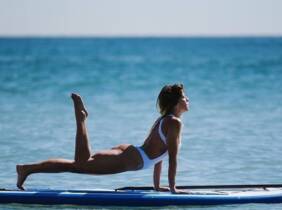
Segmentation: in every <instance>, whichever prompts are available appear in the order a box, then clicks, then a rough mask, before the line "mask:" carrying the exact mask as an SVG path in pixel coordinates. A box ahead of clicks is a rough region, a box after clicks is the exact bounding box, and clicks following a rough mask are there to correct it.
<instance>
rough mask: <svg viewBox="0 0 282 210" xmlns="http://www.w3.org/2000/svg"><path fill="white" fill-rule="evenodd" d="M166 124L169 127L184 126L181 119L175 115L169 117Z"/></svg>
mask: <svg viewBox="0 0 282 210" xmlns="http://www.w3.org/2000/svg"><path fill="white" fill-rule="evenodd" d="M166 123H167V125H168V127H174V128H181V126H182V122H181V119H180V118H178V117H175V116H173V115H170V116H168V117H167V119H166Z"/></svg>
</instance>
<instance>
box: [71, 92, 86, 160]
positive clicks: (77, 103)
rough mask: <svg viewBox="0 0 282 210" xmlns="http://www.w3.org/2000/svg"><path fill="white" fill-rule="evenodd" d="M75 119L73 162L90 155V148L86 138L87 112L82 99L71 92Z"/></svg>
mask: <svg viewBox="0 0 282 210" xmlns="http://www.w3.org/2000/svg"><path fill="white" fill-rule="evenodd" d="M71 98H72V99H73V104H74V111H75V119H76V128H77V129H76V137H75V138H76V139H75V155H74V160H75V162H78V163H80V162H85V161H87V160H88V159H89V158H90V156H91V148H90V144H89V140H88V134H87V128H86V122H85V120H86V117H87V116H88V112H87V111H86V109H85V107H84V104H83V102H82V99H81V97H80V96H79V95H77V94H74V93H72V94H71Z"/></svg>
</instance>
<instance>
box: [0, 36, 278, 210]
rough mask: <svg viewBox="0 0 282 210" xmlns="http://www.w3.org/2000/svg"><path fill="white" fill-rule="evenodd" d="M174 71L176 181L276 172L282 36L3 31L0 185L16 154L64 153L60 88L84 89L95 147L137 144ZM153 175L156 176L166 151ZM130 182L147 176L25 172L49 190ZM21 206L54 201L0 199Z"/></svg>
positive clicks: (246, 179)
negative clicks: (179, 100)
mask: <svg viewBox="0 0 282 210" xmlns="http://www.w3.org/2000/svg"><path fill="white" fill-rule="evenodd" d="M175 82H181V83H183V84H184V85H185V87H186V91H187V95H188V96H189V97H190V105H191V110H190V112H188V113H185V114H184V116H183V122H184V124H185V126H184V130H183V138H182V140H183V142H182V145H183V146H182V148H181V152H180V157H179V164H178V165H179V166H178V174H177V184H178V185H197V184H201V185H203V184H259V183H281V182H282V159H281V151H282V139H281V136H282V110H281V107H282V93H281V92H282V38H199V39H198V38H153V39H151V38H122V39H117V38H95V39H94V38H93V39H91V38H89V39H86V38H85V39H57V38H53V39H44V38H29V39H24V38H22V39H18V38H13V39H12V38H11V39H4V38H2V39H0V94H1V99H0V113H1V115H0V135H1V137H0V144H1V146H0V161H1V164H0V171H1V172H0V180H1V186H0V187H2V188H4V187H5V188H15V182H16V172H15V165H16V164H18V163H30V162H34V161H39V160H45V159H48V158H55V157H62V158H69V159H72V158H73V154H74V136H75V122H74V113H73V107H72V102H71V100H70V98H69V94H70V93H71V92H79V93H80V94H81V95H82V96H83V98H84V101H85V103H86V105H87V108H88V110H89V114H90V116H89V119H88V130H89V136H90V140H91V146H92V149H93V151H97V150H100V149H105V148H109V147H112V146H114V145H116V144H120V143H131V144H135V145H140V144H141V143H142V141H143V140H144V138H145V137H146V135H147V134H148V130H149V128H150V126H151V125H152V123H153V122H154V120H155V119H156V118H157V117H158V116H159V115H158V112H157V110H156V107H155V102H156V97H157V95H158V93H159V91H160V89H161V87H162V86H163V85H165V84H167V83H175ZM162 183H163V184H164V185H166V184H167V161H165V163H164V169H163V175H162ZM130 185H131V186H132V185H134V186H142V185H152V170H151V169H148V170H143V171H138V172H128V173H123V174H118V175H108V176H90V175H81V174H79V175H78V174H70V173H61V174H35V175H32V176H30V177H29V178H28V180H27V182H26V187H27V188H52V189H85V188H87V189H92V188H117V187H123V186H130ZM32 207H33V208H36V209H38V208H40V209H50V208H51V209H57V208H60V209H61V208H62V207H61V206H53V207H50V206H48V207H42V206H28V205H27V206H22V205H0V208H1V209H2V208H5V209H29V208H32ZM281 207H282V206H281V205H280V204H279V205H255V204H251V205H244V206H236V205H235V206H220V207H216V209H265V208H271V209H281ZM89 208H90V209H101V208H98V207H97V208H95V207H87V209H89ZM199 208H200V209H215V207H197V208H195V209H199ZM65 209H78V208H77V207H65ZM79 209H82V207H81V208H79ZM112 209H115V208H112ZM140 209H142V208H140ZM162 209H164V208H162ZM167 209H176V207H168V208H167ZM177 209H185V207H180V208H177ZM189 209H193V208H191V207H189Z"/></svg>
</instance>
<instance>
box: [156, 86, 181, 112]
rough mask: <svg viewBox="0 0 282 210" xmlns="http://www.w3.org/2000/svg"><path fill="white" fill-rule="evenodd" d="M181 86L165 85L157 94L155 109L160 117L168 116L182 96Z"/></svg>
mask: <svg viewBox="0 0 282 210" xmlns="http://www.w3.org/2000/svg"><path fill="white" fill-rule="evenodd" d="M183 91H184V87H183V84H174V85H165V86H164V87H163V88H162V90H161V92H160V93H159V96H158V99H157V107H158V109H159V112H160V113H161V115H162V116H164V115H167V114H170V113H171V112H172V111H173V108H174V107H175V106H176V104H177V103H178V101H179V100H180V98H181V97H182V96H183Z"/></svg>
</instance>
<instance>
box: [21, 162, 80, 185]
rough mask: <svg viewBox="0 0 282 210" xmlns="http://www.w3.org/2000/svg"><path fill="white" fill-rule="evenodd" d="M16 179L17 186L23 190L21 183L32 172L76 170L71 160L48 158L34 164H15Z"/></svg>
mask: <svg viewBox="0 0 282 210" xmlns="http://www.w3.org/2000/svg"><path fill="white" fill-rule="evenodd" d="M16 169H17V173H18V181H17V187H18V188H19V189H21V190H24V188H23V183H24V181H25V180H26V178H27V177H28V176H29V175H30V174H33V173H42V172H43V173H59V172H76V167H75V163H74V161H73V160H66V159H50V160H47V161H43V162H40V163H35V164H26V165H17V168H16Z"/></svg>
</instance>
